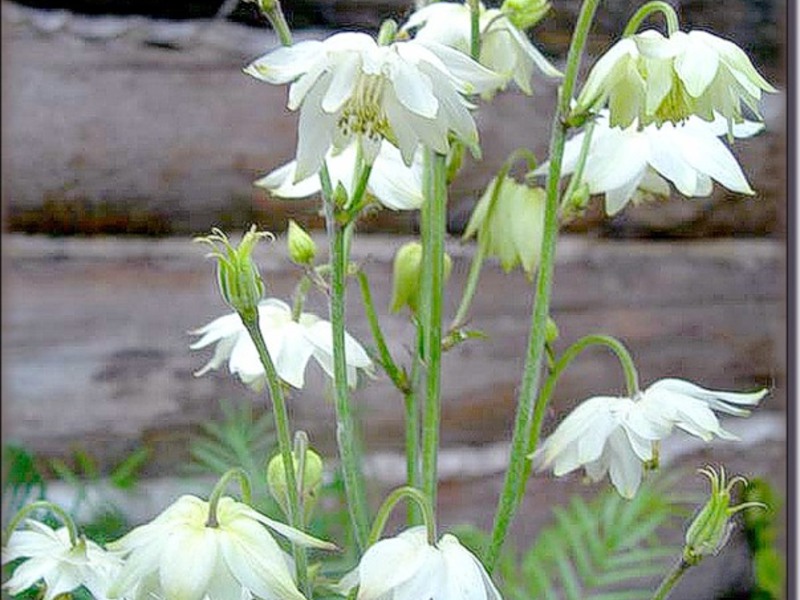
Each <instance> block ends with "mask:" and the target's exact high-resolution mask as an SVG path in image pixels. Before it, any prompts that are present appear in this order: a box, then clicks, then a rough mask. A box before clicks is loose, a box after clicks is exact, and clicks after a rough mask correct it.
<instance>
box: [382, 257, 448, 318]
mask: <svg viewBox="0 0 800 600" xmlns="http://www.w3.org/2000/svg"><path fill="white" fill-rule="evenodd" d="M452 267H453V261H452V260H451V259H450V257H449V256H448V255H447V254H445V255H444V281H447V279H448V278H449V277H450V271H451V270H452ZM421 277H422V244H420V243H419V242H408V243H406V244H403V245H402V246H401V247H400V249H399V250H398V251H397V254H395V256H394V276H393V280H392V304H391V307H390V310H391V311H392V312H398V311H400V310H401V309H402V308H403V307H404V306H408V307H409V308H410V309H411V312H414V313H416V312H417V310H418V309H419V289H420V284H421V282H420V279H421Z"/></svg>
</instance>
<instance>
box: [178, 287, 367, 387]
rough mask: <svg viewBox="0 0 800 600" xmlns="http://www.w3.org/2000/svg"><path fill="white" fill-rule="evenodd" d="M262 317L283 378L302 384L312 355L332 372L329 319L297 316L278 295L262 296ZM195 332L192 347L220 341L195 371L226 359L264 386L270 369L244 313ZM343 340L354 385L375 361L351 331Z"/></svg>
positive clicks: (240, 373)
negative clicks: (263, 363) (252, 335)
mask: <svg viewBox="0 0 800 600" xmlns="http://www.w3.org/2000/svg"><path fill="white" fill-rule="evenodd" d="M258 317H259V319H258V323H259V328H260V329H261V333H262V335H263V336H264V341H265V343H266V345H267V351H268V352H269V355H270V358H271V359H272V362H273V363H274V365H275V370H276V371H277V372H278V376H279V377H280V378H281V379H282V380H283V381H285V382H286V383H288V384H289V385H291V386H294V387H296V388H302V387H303V385H304V382H305V370H306V366H307V365H308V361H309V360H310V359H311V358H312V357H313V358H314V360H316V361H317V363H318V364H319V365H320V366H321V367H322V368H323V370H324V371H325V372H326V373H327V374H328V375H329V376H330V377H333V333H332V329H331V324H330V323H329V322H328V321H324V320H323V319H320V318H319V317H317V316H316V315H314V314H311V313H305V312H304V313H301V315H300V318H299V319H298V320H297V321H295V320H294V319H292V309H291V308H290V307H289V306H288V305H287V304H286V303H285V302H283V301H281V300H278V299H277V298H268V299H266V300H262V301H261V302H260V303H259V305H258ZM192 334H194V335H199V336H201V337H200V339H199V340H197V341H196V342H194V343H193V344H192V345H191V346H190V347H191V348H192V350H196V349H199V348H205V347H206V346H209V345H211V344H216V348H215V349H214V355H213V356H212V358H211V360H209V361H208V363H207V364H206V365H205V366H204V367H203V368H202V369H200V370H199V371H197V372H196V373H195V375H196V376H200V375H203V374H205V373H207V372H208V371H210V370H212V369H218V368H219V367H221V366H222V365H223V364H224V363H225V362H226V361H227V362H228V368H229V369H230V372H231V373H232V374H234V375H237V376H238V377H239V378H240V379H241V380H242V382H244V383H245V384H247V385H249V386H251V387H252V388H254V389H256V390H260V389H263V387H264V384H265V383H266V373H265V372H264V367H263V365H262V364H261V360H260V359H259V356H258V351H257V350H256V346H255V344H254V343H253V340H252V339H251V338H250V335H249V334H248V332H247V329H245V327H244V324H243V323H242V320H241V318H240V317H239V315H237V314H236V313H232V314H229V315H225V316H223V317H219V318H218V319H215V320H214V321H212V322H211V323H209V324H208V325H206V326H204V327H201V328H200V329H197V330H195V331H193V332H192ZM344 342H345V354H346V358H347V383H348V385H350V387H355V385H356V384H357V383H358V371H359V370H361V371H364V372H365V373H367V374H371V373H372V372H373V369H374V366H373V364H372V361H371V360H370V358H369V356H368V355H367V353H366V351H365V350H364V348H363V346H361V344H359V343H358V342H357V341H356V340H355V339H354V338H353V337H351V336H350V335H349V334H348V333H347V332H345V338H344Z"/></svg>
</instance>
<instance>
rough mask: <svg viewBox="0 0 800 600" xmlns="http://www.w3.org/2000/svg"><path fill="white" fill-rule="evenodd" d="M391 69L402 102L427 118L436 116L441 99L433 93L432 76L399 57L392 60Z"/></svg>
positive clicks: (399, 99) (391, 75)
mask: <svg viewBox="0 0 800 600" xmlns="http://www.w3.org/2000/svg"><path fill="white" fill-rule="evenodd" d="M390 69H391V70H390V74H389V76H390V78H391V80H392V85H393V86H394V92H395V94H396V96H397V99H398V101H399V102H400V104H402V105H403V106H404V107H406V108H407V109H408V110H410V111H411V112H413V113H416V114H418V115H419V116H421V117H425V118H426V119H434V118H436V113H437V112H438V110H439V101H438V100H437V99H436V96H434V95H433V83H432V82H431V80H430V78H429V77H428V76H427V75H425V74H424V73H423V72H421V71H420V70H419V69H418V68H417V67H415V66H413V65H411V64H408V63H407V62H405V61H404V60H402V59H401V58H399V57H397V58H396V60H393V61H391V63H390Z"/></svg>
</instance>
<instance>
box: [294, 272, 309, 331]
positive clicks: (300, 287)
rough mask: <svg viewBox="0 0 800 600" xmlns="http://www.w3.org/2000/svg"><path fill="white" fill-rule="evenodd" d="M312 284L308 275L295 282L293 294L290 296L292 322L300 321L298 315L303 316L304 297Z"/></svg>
mask: <svg viewBox="0 0 800 600" xmlns="http://www.w3.org/2000/svg"><path fill="white" fill-rule="evenodd" d="M312 283H313V282H312V281H311V277H309V276H308V273H306V274H304V275H303V277H302V278H301V279H300V281H298V282H297V285H296V286H295V288H294V294H292V321H299V320H300V315H301V314H303V306H304V305H305V303H306V296H307V295H308V292H309V290H310V289H311V285H312Z"/></svg>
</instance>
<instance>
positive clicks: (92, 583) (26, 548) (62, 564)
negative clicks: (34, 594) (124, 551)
mask: <svg viewBox="0 0 800 600" xmlns="http://www.w3.org/2000/svg"><path fill="white" fill-rule="evenodd" d="M25 525H26V526H27V527H28V529H26V530H15V531H14V532H13V533H12V534H11V537H10V538H9V540H8V544H7V545H6V547H5V548H3V559H2V562H3V564H6V563H9V562H11V561H13V560H17V559H19V558H27V560H26V561H25V562H23V563H21V564H20V565H19V566H17V567H16V569H14V573H13V575H12V576H11V578H10V579H9V580H8V581H6V582H5V583H4V584H3V588H4V589H7V590H8V592H9V593H10V594H12V595H17V594H19V593H21V592H23V591H25V590H27V589H30V588H31V587H33V586H34V585H36V584H37V583H39V582H40V581H42V582H44V587H45V590H44V595H43V596H42V597H41V598H42V600H53V599H54V598H56V597H58V596H60V595H62V594H69V593H70V592H72V591H74V590H75V589H76V588H78V587H80V586H85V587H86V589H88V590H89V591H90V592H91V594H92V595H93V596H94V597H95V598H97V600H105V599H106V598H107V595H106V591H107V589H108V586H109V585H110V584H111V581H112V580H113V579H114V578H115V577H116V576H117V573H118V572H119V569H120V568H121V566H122V561H121V560H120V558H119V557H117V556H115V555H114V554H111V553H109V552H106V551H105V550H103V549H102V548H101V547H100V546H98V545H97V544H95V543H94V542H93V541H91V540H87V539H85V538H80V539H78V542H77V544H76V545H75V546H72V544H71V543H70V539H69V531H68V530H67V528H66V527H62V528H60V529H57V530H55V531H54V530H53V529H51V528H50V527H48V526H47V525H44V524H42V523H39V522H38V521H34V520H31V519H28V520H26V521H25Z"/></svg>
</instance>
